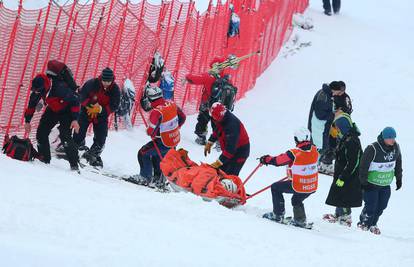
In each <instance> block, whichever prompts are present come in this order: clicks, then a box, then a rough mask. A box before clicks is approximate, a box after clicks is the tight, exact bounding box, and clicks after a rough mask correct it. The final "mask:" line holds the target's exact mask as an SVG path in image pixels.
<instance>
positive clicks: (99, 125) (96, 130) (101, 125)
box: [73, 109, 108, 156]
mask: <svg viewBox="0 0 414 267" xmlns="http://www.w3.org/2000/svg"><path fill="white" fill-rule="evenodd" d="M91 123H93V124H92V126H93V144H92V146H91V150H93V151H94V154H95V155H97V156H100V155H101V153H102V151H103V148H104V146H105V142H106V137H107V136H108V119H107V118H106V119H104V118H98V119H97V120H96V121H94V122H92V121H89V119H88V115H87V113H86V110H85V109H82V111H81V113H80V115H79V126H80V129H79V133H77V134H76V133H75V134H73V141H74V142H75V144H76V145H77V146H82V145H84V144H85V137H86V133H87V131H88V127H89V125H90V124H91Z"/></svg>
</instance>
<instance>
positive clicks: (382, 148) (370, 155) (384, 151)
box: [359, 134, 402, 189]
mask: <svg viewBox="0 0 414 267" xmlns="http://www.w3.org/2000/svg"><path fill="white" fill-rule="evenodd" d="M376 148H379V149H376ZM378 154H379V155H380V156H381V157H382V156H387V155H388V156H389V154H392V155H393V157H395V178H396V181H397V182H398V181H401V180H402V159H401V150H400V146H399V145H398V143H397V142H396V143H395V144H394V145H393V146H391V147H390V146H387V145H386V144H385V143H384V139H383V138H382V136H381V134H380V135H379V136H378V138H377V142H375V143H373V144H371V145H369V146H367V148H366V149H365V151H364V154H363V156H362V159H361V165H360V168H359V179H360V181H361V185H362V186H363V187H364V188H365V189H370V188H375V187H377V186H376V185H373V184H371V183H368V170H369V167H370V165H371V162H372V161H373V160H374V158H375V156H378Z"/></svg>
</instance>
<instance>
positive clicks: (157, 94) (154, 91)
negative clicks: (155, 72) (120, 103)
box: [145, 86, 162, 101]
mask: <svg viewBox="0 0 414 267" xmlns="http://www.w3.org/2000/svg"><path fill="white" fill-rule="evenodd" d="M145 94H146V96H147V97H148V99H149V100H150V101H155V100H157V99H159V98H161V97H162V90H161V89H160V88H159V87H157V86H153V87H152V86H151V87H147V88H146V90H145Z"/></svg>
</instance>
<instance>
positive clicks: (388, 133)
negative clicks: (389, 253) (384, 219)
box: [358, 127, 402, 235]
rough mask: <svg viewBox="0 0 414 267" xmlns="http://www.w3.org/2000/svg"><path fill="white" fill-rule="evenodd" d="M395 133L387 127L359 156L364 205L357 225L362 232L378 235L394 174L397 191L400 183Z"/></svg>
mask: <svg viewBox="0 0 414 267" xmlns="http://www.w3.org/2000/svg"><path fill="white" fill-rule="evenodd" d="M396 137H397V133H396V131H395V130H394V128H392V127H386V128H384V130H382V132H381V133H380V135H379V136H378V138H377V142H375V143H372V144H371V145H369V146H368V147H367V148H366V149H365V151H364V154H363V155H362V160H361V165H360V168H359V179H360V181H361V185H362V188H363V189H364V195H363V198H364V202H365V205H364V208H363V209H362V212H361V215H360V216H359V222H358V227H359V228H360V229H362V230H364V231H368V230H369V231H370V232H372V233H374V234H377V235H379V234H381V231H380V229H379V228H378V226H377V223H378V220H379V217H380V216H381V215H382V212H383V211H384V210H385V209H386V208H387V205H388V201H389V199H390V197H391V188H390V184H391V183H392V181H393V179H394V176H395V177H396V190H399V189H400V188H401V186H402V163H401V162H402V160H401V151H400V146H399V145H398V143H397V142H396V141H395V138H396Z"/></svg>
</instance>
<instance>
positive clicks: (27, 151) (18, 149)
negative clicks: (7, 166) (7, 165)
mask: <svg viewBox="0 0 414 267" xmlns="http://www.w3.org/2000/svg"><path fill="white" fill-rule="evenodd" d="M3 153H4V154H6V155H7V156H8V157H10V158H12V159H17V160H21V161H32V160H34V159H35V158H36V157H37V155H38V153H37V151H36V149H35V148H34V147H33V145H32V142H31V141H30V139H29V138H26V139H21V138H19V137H17V136H16V135H13V136H12V137H11V138H9V136H8V135H6V136H5V137H4V144H3Z"/></svg>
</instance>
